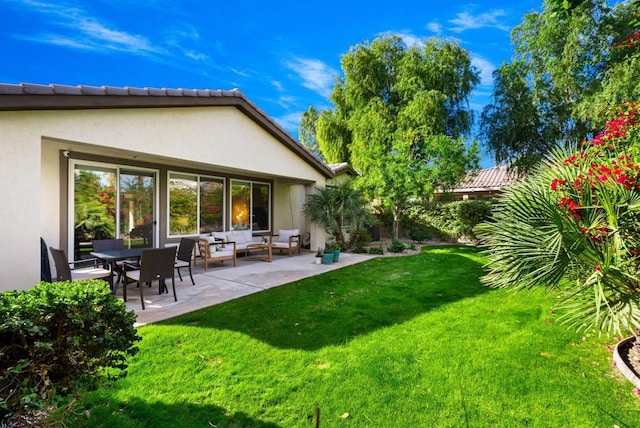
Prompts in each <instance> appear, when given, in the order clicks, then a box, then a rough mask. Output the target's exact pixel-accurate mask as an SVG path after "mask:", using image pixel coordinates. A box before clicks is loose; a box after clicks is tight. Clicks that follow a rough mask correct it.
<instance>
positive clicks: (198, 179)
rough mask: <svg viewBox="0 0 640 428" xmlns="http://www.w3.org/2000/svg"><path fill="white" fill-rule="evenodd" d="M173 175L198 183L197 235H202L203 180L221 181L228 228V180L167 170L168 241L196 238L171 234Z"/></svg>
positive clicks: (223, 219) (224, 220) (224, 224)
mask: <svg viewBox="0 0 640 428" xmlns="http://www.w3.org/2000/svg"><path fill="white" fill-rule="evenodd" d="M172 174H173V175H177V176H188V177H193V178H195V181H196V232H195V235H201V232H200V227H201V225H200V210H201V205H200V185H201V182H202V181H201V179H202V178H207V179H209V180H210V181H219V182H220V183H221V184H222V192H223V194H222V225H223V228H224V227H226V224H227V223H226V221H227V219H226V213H227V210H226V209H225V208H226V205H227V179H226V178H225V177H221V176H216V175H210V174H201V173H196V172H186V171H179V170H167V204H166V206H167V211H166V212H167V214H166V222H167V229H166V237H167V239H174V238H183V237H186V236H194V234H193V233H190V234H180V235H172V234H171V180H172Z"/></svg>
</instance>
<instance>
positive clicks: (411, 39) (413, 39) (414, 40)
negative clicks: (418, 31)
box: [397, 32, 424, 47]
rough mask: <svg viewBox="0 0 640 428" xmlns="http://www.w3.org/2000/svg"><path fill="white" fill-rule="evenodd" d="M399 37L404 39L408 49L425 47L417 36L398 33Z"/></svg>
mask: <svg viewBox="0 0 640 428" xmlns="http://www.w3.org/2000/svg"><path fill="white" fill-rule="evenodd" d="M397 35H398V36H400V37H401V38H402V41H403V42H404V43H405V44H406V45H407V46H408V47H413V46H418V47H422V46H424V43H423V41H422V39H421V38H420V37H418V36H416V35H415V34H411V33H402V32H401V33H397Z"/></svg>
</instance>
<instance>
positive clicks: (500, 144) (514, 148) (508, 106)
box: [480, 62, 555, 170]
mask: <svg viewBox="0 0 640 428" xmlns="http://www.w3.org/2000/svg"><path fill="white" fill-rule="evenodd" d="M493 76H494V82H495V83H494V92H493V103H492V104H489V105H488V106H486V107H485V108H484V110H483V111H482V116H481V122H480V123H481V125H480V136H481V138H482V139H483V141H485V145H486V146H487V148H488V149H489V151H490V152H493V154H494V159H495V161H496V163H498V164H504V163H507V162H508V163H510V164H511V165H512V166H514V167H518V168H521V169H523V170H528V169H529V168H531V167H532V166H533V165H534V164H535V163H537V162H538V161H539V160H540V159H542V157H543V156H544V155H545V153H547V152H548V151H549V150H550V149H551V148H552V147H553V145H555V139H552V140H551V141H549V140H547V139H545V138H543V134H544V129H543V119H542V117H540V112H539V111H538V109H537V108H536V104H535V101H534V96H533V92H532V90H531V88H530V87H529V86H528V84H527V76H526V70H525V66H524V64H522V63H521V62H514V63H513V64H504V65H503V66H502V67H500V68H499V69H497V70H496V71H495V72H494V73H493Z"/></svg>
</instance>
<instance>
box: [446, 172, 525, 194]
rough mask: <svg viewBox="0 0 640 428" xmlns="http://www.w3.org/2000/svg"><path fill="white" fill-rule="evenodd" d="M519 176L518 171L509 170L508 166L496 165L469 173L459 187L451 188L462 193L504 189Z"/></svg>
mask: <svg viewBox="0 0 640 428" xmlns="http://www.w3.org/2000/svg"><path fill="white" fill-rule="evenodd" d="M518 178H519V177H518V174H517V172H515V171H509V170H508V169H507V167H506V166H494V167H493V168H487V169H481V170H479V171H472V172H469V173H467V176H466V177H465V178H464V179H463V180H462V181H461V182H460V184H459V185H458V187H456V188H455V189H453V190H451V192H453V193H460V192H485V191H497V190H503V189H504V188H506V187H508V186H509V185H510V184H511V183H513V182H514V181H515V180H517V179H518Z"/></svg>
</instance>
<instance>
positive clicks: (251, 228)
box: [228, 178, 273, 233]
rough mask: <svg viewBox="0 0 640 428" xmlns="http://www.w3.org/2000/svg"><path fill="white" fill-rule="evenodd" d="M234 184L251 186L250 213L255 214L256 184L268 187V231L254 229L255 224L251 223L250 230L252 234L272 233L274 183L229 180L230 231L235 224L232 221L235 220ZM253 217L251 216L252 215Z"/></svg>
mask: <svg viewBox="0 0 640 428" xmlns="http://www.w3.org/2000/svg"><path fill="white" fill-rule="evenodd" d="M234 183H240V184H249V185H250V191H249V194H250V198H249V213H251V212H253V190H254V187H253V186H254V185H255V184H259V185H263V186H267V188H268V189H269V195H268V196H267V202H268V206H267V209H266V212H267V228H266V229H253V222H252V221H249V229H247V230H250V231H251V232H256V233H257V232H260V233H263V232H271V229H272V228H271V212H272V209H273V186H272V183H270V182H266V181H259V180H250V179H240V178H233V179H230V180H229V211H228V214H229V219H230V223H229V229H230V230H233V223H232V219H233V185H234ZM250 215H251V214H250Z"/></svg>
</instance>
